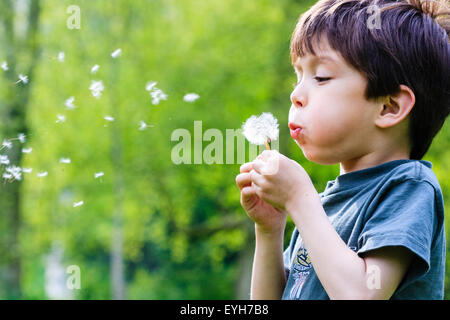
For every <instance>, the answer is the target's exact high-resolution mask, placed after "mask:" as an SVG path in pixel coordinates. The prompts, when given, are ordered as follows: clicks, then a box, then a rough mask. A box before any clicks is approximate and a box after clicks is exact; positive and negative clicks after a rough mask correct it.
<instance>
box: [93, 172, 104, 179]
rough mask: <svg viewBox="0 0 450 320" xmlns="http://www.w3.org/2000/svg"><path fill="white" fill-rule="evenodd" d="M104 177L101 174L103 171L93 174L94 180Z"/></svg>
mask: <svg viewBox="0 0 450 320" xmlns="http://www.w3.org/2000/svg"><path fill="white" fill-rule="evenodd" d="M104 175H105V174H104V173H103V171H100V172H96V173H94V178H95V179H97V178H99V177H103V176H104Z"/></svg>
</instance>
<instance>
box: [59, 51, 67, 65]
mask: <svg viewBox="0 0 450 320" xmlns="http://www.w3.org/2000/svg"><path fill="white" fill-rule="evenodd" d="M65 58H66V54H65V53H64V52H62V51H61V52H60V53H58V60H59V62H64V60H65Z"/></svg>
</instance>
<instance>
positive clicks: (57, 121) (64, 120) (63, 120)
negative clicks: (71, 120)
mask: <svg viewBox="0 0 450 320" xmlns="http://www.w3.org/2000/svg"><path fill="white" fill-rule="evenodd" d="M56 117H57V118H58V120H56V123H59V122H66V116H64V115H62V114H58V115H57V116H56Z"/></svg>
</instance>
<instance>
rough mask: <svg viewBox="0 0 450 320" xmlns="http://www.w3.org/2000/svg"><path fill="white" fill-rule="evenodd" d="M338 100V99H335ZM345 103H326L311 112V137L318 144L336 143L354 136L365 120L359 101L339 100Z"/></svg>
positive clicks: (361, 104)
mask: <svg viewBox="0 0 450 320" xmlns="http://www.w3.org/2000/svg"><path fill="white" fill-rule="evenodd" d="M336 101H339V100H336ZM341 101H346V102H345V103H339V104H333V105H326V106H323V107H322V108H317V109H315V110H312V112H311V119H310V124H311V127H310V129H311V135H312V136H311V139H312V140H315V142H316V143H317V144H318V145H324V146H330V145H336V144H339V143H340V142H343V141H344V140H346V139H348V138H351V137H354V136H355V134H356V133H357V132H359V130H360V128H361V125H363V123H365V122H366V119H364V118H365V117H364V114H363V112H364V111H363V108H364V107H366V106H365V105H364V104H363V103H361V101H354V100H353V101H352V100H351V99H347V100H341Z"/></svg>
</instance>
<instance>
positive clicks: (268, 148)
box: [266, 139, 270, 150]
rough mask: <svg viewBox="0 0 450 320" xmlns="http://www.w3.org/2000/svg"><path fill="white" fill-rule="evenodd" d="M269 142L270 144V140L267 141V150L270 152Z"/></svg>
mask: <svg viewBox="0 0 450 320" xmlns="http://www.w3.org/2000/svg"><path fill="white" fill-rule="evenodd" d="M269 142H270V139H267V141H266V149H267V150H270V146H269Z"/></svg>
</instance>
